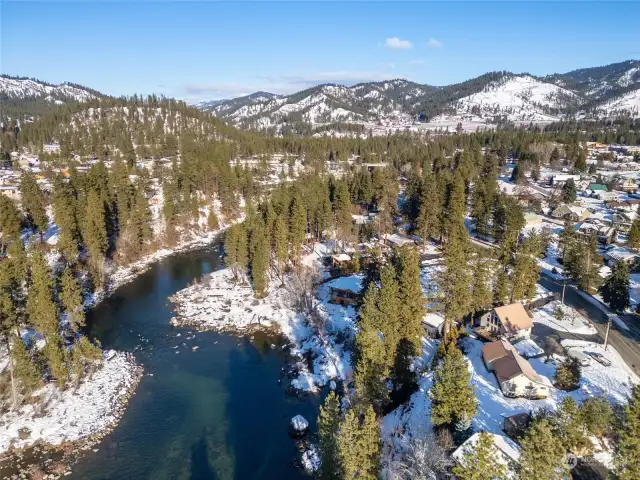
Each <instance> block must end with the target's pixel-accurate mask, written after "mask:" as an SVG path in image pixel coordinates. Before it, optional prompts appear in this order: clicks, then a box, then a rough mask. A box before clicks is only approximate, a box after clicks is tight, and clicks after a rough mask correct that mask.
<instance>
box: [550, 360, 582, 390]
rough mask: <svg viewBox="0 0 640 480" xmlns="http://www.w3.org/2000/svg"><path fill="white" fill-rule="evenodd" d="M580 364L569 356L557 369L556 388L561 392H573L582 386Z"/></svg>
mask: <svg viewBox="0 0 640 480" xmlns="http://www.w3.org/2000/svg"><path fill="white" fill-rule="evenodd" d="M580 375H581V372H580V363H579V362H578V360H576V359H575V358H573V357H569V356H567V357H566V358H565V360H564V361H563V362H562V363H561V364H560V365H558V368H557V369H556V378H555V386H556V388H559V389H561V390H573V389H575V388H578V385H579V384H580Z"/></svg>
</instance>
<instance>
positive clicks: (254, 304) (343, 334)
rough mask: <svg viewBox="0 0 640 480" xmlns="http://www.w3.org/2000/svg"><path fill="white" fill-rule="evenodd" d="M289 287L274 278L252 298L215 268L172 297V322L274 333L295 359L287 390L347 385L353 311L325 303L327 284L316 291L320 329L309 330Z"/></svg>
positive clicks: (247, 288) (250, 292)
mask: <svg viewBox="0 0 640 480" xmlns="http://www.w3.org/2000/svg"><path fill="white" fill-rule="evenodd" d="M352 278H353V280H352V283H359V280H358V278H359V277H352ZM338 280H341V281H344V280H345V279H344V278H342V279H338ZM290 285H291V281H290V279H289V278H285V284H284V285H283V284H282V282H281V281H280V280H279V279H277V278H274V279H272V280H271V281H270V284H269V294H268V295H267V297H266V298H263V299H256V298H255V297H254V294H253V290H252V289H251V287H250V286H249V285H247V284H242V283H238V284H234V282H233V275H232V272H231V271H230V270H229V269H223V270H218V271H216V272H213V273H212V274H210V275H208V276H207V277H205V278H203V279H202V281H201V282H200V283H198V284H196V285H193V286H191V287H188V288H186V289H184V290H181V291H180V292H178V293H177V294H176V295H175V296H174V297H172V298H171V300H172V301H173V303H174V305H175V311H176V317H175V319H174V320H172V322H173V323H174V324H183V325H191V326H194V327H196V328H200V329H206V330H216V331H234V332H247V331H250V330H251V329H255V328H274V329H277V330H278V331H280V332H281V333H282V334H283V335H285V336H286V337H287V338H288V339H289V340H290V342H291V343H292V344H293V349H292V350H291V353H292V355H293V356H295V357H299V358H300V361H299V362H298V363H297V365H296V366H297V370H298V375H297V377H296V378H294V379H293V380H292V382H291V386H292V387H294V388H296V389H300V390H303V391H317V389H318V387H320V386H322V385H325V384H327V383H328V382H329V381H330V380H332V379H339V380H344V381H347V382H348V381H349V380H350V378H351V373H352V371H351V360H350V354H349V352H346V351H345V348H344V342H345V341H346V340H347V339H349V338H352V336H353V334H354V328H355V327H354V325H355V319H356V311H355V309H354V308H353V307H344V306H341V305H334V304H331V303H329V296H330V293H329V288H330V282H329V283H325V284H323V285H320V286H319V287H318V289H317V292H316V295H317V297H316V302H317V304H318V305H317V312H318V317H319V320H320V321H318V322H317V323H319V324H320V325H318V326H317V329H316V328H313V327H312V326H310V325H309V322H308V321H307V319H306V318H305V316H304V315H303V314H302V313H299V312H297V311H296V306H295V305H294V303H293V298H294V297H295V295H293V294H292V290H291V288H292V287H291V286H290ZM318 329H319V330H318ZM318 331H320V332H321V335H318V334H317V333H318ZM338 338H340V341H338ZM309 354H310V355H311V357H312V358H313V369H312V370H309V368H308V367H307V362H306V361H302V359H303V358H305V357H306V356H307V355H309Z"/></svg>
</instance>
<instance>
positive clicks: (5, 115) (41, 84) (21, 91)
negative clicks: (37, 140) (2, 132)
mask: <svg viewBox="0 0 640 480" xmlns="http://www.w3.org/2000/svg"><path fill="white" fill-rule="evenodd" d="M99 98H107V95H104V94H103V93H100V92H98V91H97V90H94V89H92V88H88V87H85V86H82V85H78V84H76V83H71V82H65V83H62V84H60V85H53V84H51V83H48V82H45V81H43V80H38V79H36V78H26V77H13V76H10V75H0V101H1V102H2V111H0V120H2V121H7V119H18V120H27V121H28V120H33V119H34V118H37V117H40V116H42V115H44V114H46V113H48V112H52V111H56V110H58V109H59V108H60V107H61V106H63V105H67V104H70V103H76V102H86V101H88V100H92V99H99Z"/></svg>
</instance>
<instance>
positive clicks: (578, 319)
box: [533, 301, 598, 335]
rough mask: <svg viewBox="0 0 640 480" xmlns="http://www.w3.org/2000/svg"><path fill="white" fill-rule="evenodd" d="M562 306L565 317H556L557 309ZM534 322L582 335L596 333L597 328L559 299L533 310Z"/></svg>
mask: <svg viewBox="0 0 640 480" xmlns="http://www.w3.org/2000/svg"><path fill="white" fill-rule="evenodd" d="M558 308H560V309H562V311H563V313H564V318H563V319H562V320H558V319H557V318H556V310H557V309H558ZM533 323H534V324H536V323H539V324H542V325H546V326H548V327H550V328H553V329H554V330H561V331H564V332H569V333H575V334H580V335H595V334H597V333H598V332H597V330H596V329H595V327H594V326H593V325H592V324H591V323H590V322H589V320H588V319H587V318H586V317H584V316H583V315H581V314H580V313H579V312H578V311H576V310H574V309H573V308H571V307H569V306H567V305H562V303H560V302H559V301H554V302H551V303H548V304H546V305H545V306H543V307H541V308H538V309H536V310H535V311H534V312H533Z"/></svg>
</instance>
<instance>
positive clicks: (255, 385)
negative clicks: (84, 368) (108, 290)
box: [69, 246, 319, 480]
mask: <svg viewBox="0 0 640 480" xmlns="http://www.w3.org/2000/svg"><path fill="white" fill-rule="evenodd" d="M218 265H219V252H218V247H217V246H216V247H213V248H212V249H211V250H209V251H199V252H191V253H186V254H181V255H176V256H173V257H170V258H168V259H166V260H165V261H163V262H161V263H158V264H156V265H155V266H154V267H153V268H151V270H149V271H148V272H146V273H145V274H143V275H141V276H140V277H138V278H136V279H135V280H134V281H132V282H131V283H129V284H127V285H125V286H123V287H122V288H120V289H119V290H118V291H116V292H115V294H114V295H113V296H111V297H110V298H108V299H107V300H105V301H104V302H103V303H102V304H101V305H100V306H99V307H98V308H96V309H95V310H94V311H93V312H92V313H91V314H90V316H89V318H88V325H89V334H90V335H91V336H93V337H95V338H98V339H99V340H100V341H101V342H102V344H103V347H104V348H115V349H118V350H125V351H134V352H135V355H136V359H137V360H138V362H139V363H142V364H143V365H144V368H145V373H144V377H143V378H142V380H141V382H140V384H139V386H138V388H137V390H136V394H135V395H134V396H133V397H132V398H131V400H130V401H129V406H128V408H127V410H126V412H125V414H124V416H123V417H122V420H121V421H120V423H119V425H118V427H117V428H116V429H115V430H114V431H113V432H112V433H111V434H110V435H108V436H107V437H105V439H104V440H103V441H102V442H101V443H100V444H99V445H97V446H96V447H95V448H98V449H99V451H98V452H97V453H93V452H89V453H88V454H87V455H86V456H85V457H84V458H83V459H81V460H80V461H79V463H77V464H76V465H74V467H73V475H72V476H71V477H69V478H73V479H118V480H125V479H126V480H128V479H132V480H133V479H154V480H155V479H158V480H162V479H180V480H182V479H193V480H196V479H198V480H199V479H243V480H244V479H298V478H305V476H304V474H303V473H302V471H301V470H299V469H297V468H296V467H295V466H294V465H293V463H294V462H295V460H296V458H298V454H297V451H296V446H295V443H294V441H293V440H291V439H290V438H289V436H288V432H287V428H288V422H289V419H290V418H291V417H292V416H294V415H295V414H298V413H300V414H302V415H304V416H305V417H306V418H307V419H308V420H309V421H310V422H311V423H312V427H314V425H313V423H314V422H315V417H316V413H317V408H318V401H319V400H318V399H316V398H308V399H306V400H298V399H296V398H293V397H291V396H288V395H287V394H286V393H285V385H286V384H287V381H286V379H283V381H282V384H279V383H278V379H279V378H282V377H281V370H282V367H283V366H284V364H285V362H286V360H287V359H286V356H285V354H283V353H282V352H281V350H280V348H275V349H272V348H271V347H270V345H271V344H272V343H276V342H278V341H279V339H277V338H276V339H274V338H266V337H264V336H256V337H255V338H254V339H253V340H250V339H247V338H239V337H235V336H232V335H226V334H215V333H195V332H194V333H193V334H189V333H188V332H189V329H180V328H173V327H171V326H169V325H168V321H169V319H170V318H171V310H170V305H169V304H168V300H167V297H168V296H170V295H172V294H173V293H175V292H176V291H178V290H180V289H182V288H184V287H185V286H186V285H187V283H188V282H191V281H193V279H194V278H198V277H200V276H202V275H203V274H206V273H208V272H210V271H212V270H214V269H216V268H218ZM178 333H180V337H177V334H178ZM194 334H195V338H192V337H193V335H194ZM183 343H184V344H186V346H185V345H183ZM193 346H198V347H199V348H198V349H197V350H196V351H193V350H192V347H193ZM174 347H177V348H174ZM177 352H178V353H177ZM149 374H153V376H150V375H149Z"/></svg>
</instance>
